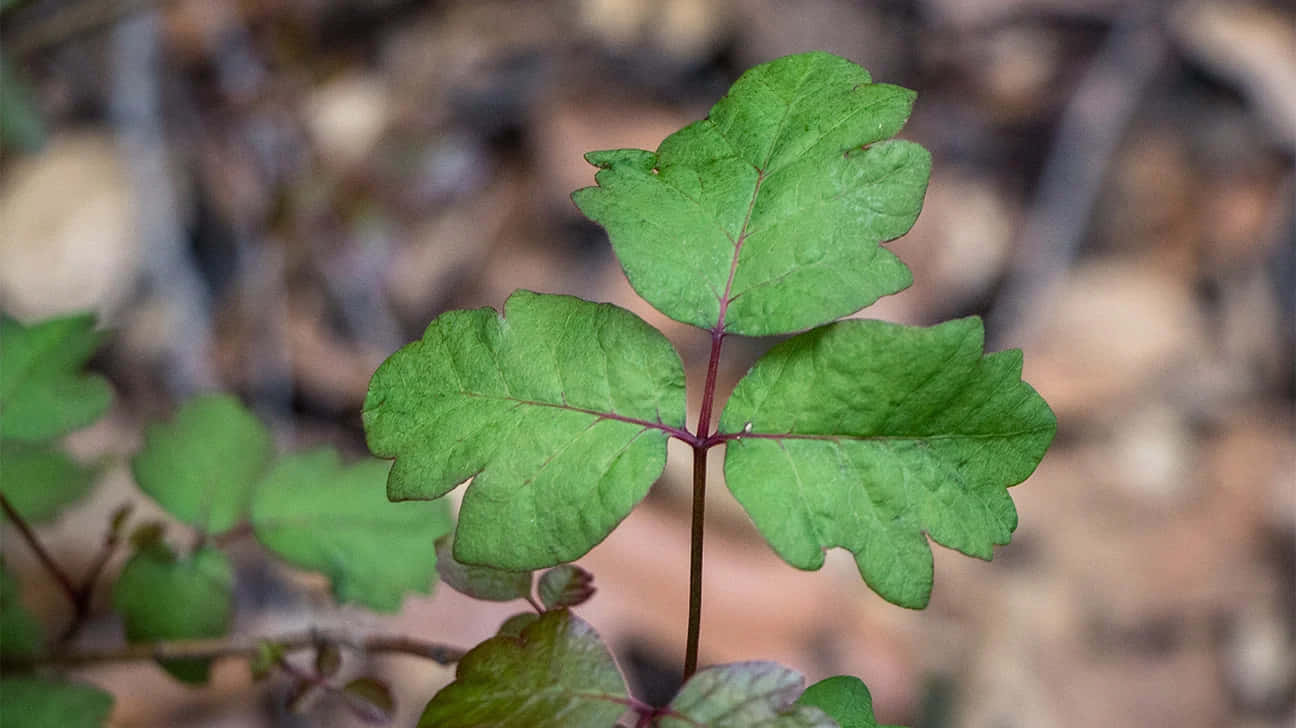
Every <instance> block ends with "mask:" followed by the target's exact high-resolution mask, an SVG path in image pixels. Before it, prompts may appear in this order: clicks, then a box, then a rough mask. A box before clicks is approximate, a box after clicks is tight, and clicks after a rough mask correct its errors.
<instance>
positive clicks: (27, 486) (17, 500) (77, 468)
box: [0, 440, 96, 523]
mask: <svg viewBox="0 0 1296 728" xmlns="http://www.w3.org/2000/svg"><path fill="white" fill-rule="evenodd" d="M0 469H3V471H4V477H3V478H0V492H3V493H4V495H5V497H6V498H8V499H9V503H10V504H11V505H13V507H14V508H15V509H17V511H18V513H20V514H22V517H23V518H25V519H26V520H27V521H28V522H36V523H39V522H41V521H46V520H49V519H50V518H53V517H54V516H55V515H56V514H57V513H58V512H59V511H60V510H61V509H62V508H64V507H65V506H68V505H70V504H72V503H75V502H76V501H78V500H80V499H81V497H82V496H84V495H85V494H86V493H87V492H89V490H90V485H91V484H92V483H94V479H95V475H96V473H95V470H94V469H93V468H87V467H85V466H84V465H82V464H81V463H78V462H77V461H75V460H73V459H72V458H71V457H69V456H68V454H67V453H65V452H63V451H62V450H58V449H56V448H53V447H50V446H48V445H29V444H26V443H23V442H19V441H17V440H0Z"/></svg>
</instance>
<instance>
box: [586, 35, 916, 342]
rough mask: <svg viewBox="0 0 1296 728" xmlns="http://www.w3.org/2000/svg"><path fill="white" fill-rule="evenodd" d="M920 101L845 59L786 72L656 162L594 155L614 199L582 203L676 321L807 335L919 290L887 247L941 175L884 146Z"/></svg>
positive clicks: (647, 156)
mask: <svg viewBox="0 0 1296 728" xmlns="http://www.w3.org/2000/svg"><path fill="white" fill-rule="evenodd" d="M913 101H914V93H913V92H912V91H909V90H906V89H903V88H900V87H898V86H891V85H887V84H876V83H872V79H871V78H870V77H869V74H868V72H867V71H865V70H864V69H863V68H860V67H859V66H857V65H855V64H854V63H851V62H850V61H848V60H846V59H844V58H840V57H838V56H834V55H832V54H829V53H822V52H816V53H802V54H799V55H794V56H786V57H784V58H779V59H777V60H774V61H771V62H769V63H766V64H763V65H760V66H756V67H755V68H752V69H751V70H749V71H747V72H746V73H744V74H743V75H742V77H741V78H739V79H738V81H737V82H736V83H734V85H733V87H732V88H731V89H730V90H729V93H728V94H727V95H726V96H725V97H724V98H722V99H721V100H720V101H719V102H718V103H716V105H715V106H714V107H712V108H711V112H710V114H708V116H707V118H706V119H703V120H702V121H699V122H696V123H693V124H690V125H689V126H686V127H684V128H683V129H681V130H680V131H678V132H675V133H674V134H672V135H671V136H669V137H667V138H666V140H665V141H663V142H662V143H661V146H659V147H658V148H657V151H656V152H655V153H653V152H648V151H644V150H640V149H617V150H608V151H601V152H592V153H590V154H588V155H586V157H585V158H586V159H587V160H588V161H589V162H590V163H591V164H593V165H595V166H597V167H599V169H600V171H599V172H598V173H597V175H596V176H595V179H596V181H597V183H598V186H597V187H586V188H584V189H581V190H577V191H576V192H575V193H574V194H573V195H572V200H573V201H574V202H575V203H576V205H577V207H579V208H580V209H581V211H582V212H584V213H585V214H586V215H587V216H589V217H590V219H592V220H594V221H595V222H597V223H599V224H600V225H602V226H603V227H604V228H606V229H607V231H608V235H609V237H610V238H611V241H612V247H613V248H614V249H615V250H616V254H617V257H618V259H620V261H621V265H622V267H623V268H624V269H625V272H626V276H627V277H628V278H629V279H630V283H631V285H632V286H634V289H635V291H637V292H638V293H639V295H640V296H642V297H643V298H644V299H645V300H647V301H648V302H649V303H651V304H652V305H653V306H654V307H656V308H657V310H659V311H661V312H662V313H664V314H666V315H667V316H670V317H671V318H673V319H675V320H677V321H682V322H684V323H688V324H692V325H694V326H699V327H702V328H707V329H712V328H719V329H721V330H724V331H727V332H729V333H735V334H744V335H748V336H763V335H769V334H782V333H788V332H792V331H799V330H801V329H805V328H809V327H811V326H815V325H818V324H822V323H824V322H827V321H831V320H833V319H836V318H839V317H841V316H844V315H846V314H849V313H853V312H855V311H858V310H859V309H861V308H864V307H865V306H867V305H869V304H871V303H873V302H874V301H876V300H877V299H878V298H879V297H881V296H885V295H888V294H892V293H895V292H897V291H900V290H903V289H904V288H906V287H908V286H909V284H910V283H911V282H912V280H913V278H912V276H911V275H910V273H909V269H908V268H906V267H905V265H904V264H903V263H901V262H900V260H899V259H898V258H896V257H895V256H894V255H892V254H891V253H890V252H889V251H887V250H886V249H884V248H882V247H880V246H879V243H881V242H885V241H888V240H892V239H894V238H898V237H900V236H901V235H903V234H905V233H906V232H908V230H909V228H910V227H911V226H912V225H913V223H914V220H916V219H917V217H918V212H919V210H920V209H921V208H922V200H923V195H924V194H925V193H926V189H927V180H928V178H929V176H930V173H931V158H930V155H928V153H927V152H926V150H924V149H923V148H922V147H920V146H918V145H917V144H913V143H911V142H906V141H897V140H892V141H884V140H887V139H888V138H889V137H891V136H893V135H895V134H896V133H897V132H898V131H899V130H900V127H901V126H903V125H904V122H905V120H906V119H908V118H909V112H910V109H911V107H912V105H913Z"/></svg>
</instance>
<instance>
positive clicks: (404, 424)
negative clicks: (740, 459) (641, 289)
mask: <svg viewBox="0 0 1296 728" xmlns="http://www.w3.org/2000/svg"><path fill="white" fill-rule="evenodd" d="M364 424H365V432H366V435H367V437H368V442H369V449H370V450H372V451H373V453H374V454H375V455H378V456H380V457H389V458H392V457H394V458H395V459H396V464H395V466H394V467H393V468H392V471H391V475H390V477H389V479H388V482H387V495H388V497H390V498H391V499H393V500H407V499H415V498H439V497H441V496H443V495H445V494H446V493H447V492H449V491H450V490H451V489H453V488H454V487H455V486H456V485H458V484H459V483H462V482H463V481H464V480H466V479H468V478H470V477H474V476H476V477H475V478H474V480H473V482H472V484H471V485H470V486H469V487H468V491H467V493H466V494H465V495H464V499H463V505H462V507H461V509H460V513H459V524H458V527H457V530H456V534H455V544H454V555H455V557H456V558H457V559H458V560H459V561H461V562H464V563H470V564H488V565H490V566H494V567H496V568H502V569H510V570H515V571H523V570H528V569H536V568H541V567H545V566H552V565H554V564H558V563H563V562H568V561H573V560H575V559H577V558H579V557H580V556H582V555H584V554H585V553H586V552H587V551H589V549H590V548H592V547H593V546H594V545H595V544H597V543H598V542H599V541H602V540H603V539H604V538H605V537H606V536H607V534H608V533H609V532H610V531H611V530H612V529H613V528H614V527H615V526H616V524H617V523H619V522H620V521H621V519H623V518H625V516H626V515H627V514H628V513H629V512H630V510H631V509H632V508H633V507H634V505H635V504H636V503H638V502H639V501H640V500H642V499H643V497H644V495H645V494H646V493H647V491H648V488H649V486H651V485H652V483H653V481H654V480H656V478H657V477H658V476H659V475H660V474H661V471H662V468H663V467H664V466H665V462H666V438H667V432H666V429H669V428H679V427H682V426H683V425H684V371H683V367H682V365H681V363H680V359H679V355H678V354H676V353H675V350H674V349H673V348H672V347H671V345H670V343H669V342H668V341H667V340H666V338H665V337H663V336H662V335H661V333H659V332H658V331H657V330H656V329H653V328H652V327H651V326H649V325H648V324H646V323H644V322H643V321H642V320H641V319H639V318H638V317H636V316H635V315H634V314H632V313H630V312H629V311H625V310H624V309H620V308H617V307H615V306H611V305H607V304H595V303H590V302H588V301H582V300H580V299H578V298H572V297H570V296H552V295H544V294H537V293H531V292H528V291H519V292H517V293H514V294H513V295H512V296H511V297H510V298H509V300H508V302H507V304H506V305H505V310H504V315H503V316H500V315H499V314H497V313H496V312H495V311H493V310H491V309H477V310H474V311H452V312H450V313H447V314H444V315H442V316H440V317H439V318H437V319H436V320H435V321H433V322H432V323H431V324H430V325H429V326H428V328H427V331H426V333H424V335H423V339H422V340H421V341H416V342H414V343H412V344H409V345H407V346H405V347H404V348H402V349H401V350H400V351H398V352H396V353H395V354H393V355H392V356H391V357H390V358H388V359H387V361H385V362H384V363H383V364H382V366H381V367H379V368H378V371H377V372H376V373H375V374H374V377H373V380H372V381H371V382H370V384H369V393H368V395H367V396H366V398H365V404H364Z"/></svg>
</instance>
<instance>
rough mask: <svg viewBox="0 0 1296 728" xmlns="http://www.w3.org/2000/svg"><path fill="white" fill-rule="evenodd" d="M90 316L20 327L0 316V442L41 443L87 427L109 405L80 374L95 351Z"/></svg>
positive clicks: (102, 389) (107, 393)
mask: <svg viewBox="0 0 1296 728" xmlns="http://www.w3.org/2000/svg"><path fill="white" fill-rule="evenodd" d="M94 326H95V319H94V316H91V315H84V316H70V317H67V318H56V319H50V320H48V321H42V322H40V323H37V324H33V325H32V326H24V325H22V324H20V323H18V322H17V321H15V320H14V319H11V318H9V317H8V316H4V315H2V314H0V437H4V438H8V439H14V440H23V441H26V442H39V441H42V440H48V439H51V438H54V437H58V436H59V435H63V434H66V433H68V432H71V431H73V430H76V429H79V428H81V427H85V426H86V425H88V424H90V423H91V422H94V421H95V420H97V419H99V416H100V415H102V414H103V413H104V412H105V411H106V410H107V409H108V405H109V404H110V403H111V402H112V389H110V388H109V387H108V382H107V381H106V380H104V378H103V377H100V376H97V375H87V374H83V373H82V372H81V368H82V367H83V366H85V363H86V362H87V361H89V360H90V357H91V355H93V354H94V352H95V349H96V348H98V347H99V342H100V340H101V338H102V335H101V334H100V333H99V332H96V331H95V330H94Z"/></svg>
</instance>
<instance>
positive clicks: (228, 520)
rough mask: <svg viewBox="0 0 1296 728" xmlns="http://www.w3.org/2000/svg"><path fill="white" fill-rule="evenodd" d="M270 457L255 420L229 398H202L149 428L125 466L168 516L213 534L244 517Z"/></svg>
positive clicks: (269, 445) (265, 436)
mask: <svg viewBox="0 0 1296 728" xmlns="http://www.w3.org/2000/svg"><path fill="white" fill-rule="evenodd" d="M273 455H274V442H273V441H272V440H271V437H270V431H269V430H267V429H266V426H265V425H263V424H262V423H261V421H260V420H258V419H257V418H256V417H255V416H254V415H253V414H252V413H251V412H248V411H247V410H246V409H244V408H243V405H241V404H239V402H238V400H237V399H235V398H233V397H230V396H227V395H208V396H204V397H197V398H195V399H193V400H190V401H189V402H188V403H186V404H185V405H184V406H183V407H181V408H180V410H179V411H178V412H176V414H175V418H174V419H173V420H172V421H171V422H169V423H158V424H155V425H151V426H150V427H149V428H148V430H147V431H146V432H145V434H144V447H143V449H142V450H140V452H139V453H138V454H137V455H136V456H135V458H134V459H133V460H132V461H131V468H132V470H133V471H134V473H135V480H136V482H138V483H139V486H140V488H142V489H143V490H144V492H145V493H148V494H149V495H151V496H153V499H154V500H156V501H157V502H158V503H159V504H160V505H161V506H162V507H163V508H165V509H166V510H167V512H168V513H170V514H171V515H173V516H175V517H176V518H178V519H180V520H181V521H184V522H185V523H188V524H190V525H192V526H195V527H197V528H198V529H199V530H202V531H207V532H212V533H219V532H221V531H224V530H226V529H229V528H231V527H233V526H234V525H236V524H238V523H239V522H240V521H242V520H243V519H244V517H245V516H246V513H247V508H248V503H249V501H250V499H251V495H252V488H253V487H254V486H255V485H256V483H257V481H258V480H259V479H260V477H261V475H262V473H263V472H264V471H265V469H266V466H267V465H269V463H270V459H271V457H272V456H273Z"/></svg>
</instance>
